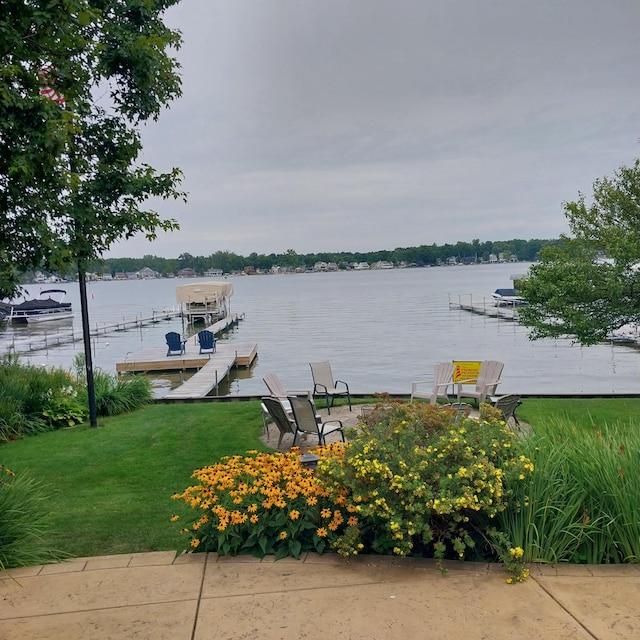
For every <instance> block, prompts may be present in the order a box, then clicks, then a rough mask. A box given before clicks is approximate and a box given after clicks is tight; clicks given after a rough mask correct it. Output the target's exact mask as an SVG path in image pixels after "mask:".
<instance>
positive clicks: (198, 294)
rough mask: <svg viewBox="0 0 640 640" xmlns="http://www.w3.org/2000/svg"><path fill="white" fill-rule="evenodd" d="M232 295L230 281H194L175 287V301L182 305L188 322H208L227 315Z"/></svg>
mask: <svg viewBox="0 0 640 640" xmlns="http://www.w3.org/2000/svg"><path fill="white" fill-rule="evenodd" d="M232 295H233V285H232V284H231V283H230V282H196V283H194V284H183V285H180V286H178V287H176V302H179V303H180V305H181V306H182V310H183V313H184V315H185V317H186V318H187V320H188V321H189V322H195V321H197V320H203V321H205V322H209V321H212V320H217V319H219V318H222V317H225V316H227V315H228V314H229V312H230V311H231V301H230V298H231V296H232Z"/></svg>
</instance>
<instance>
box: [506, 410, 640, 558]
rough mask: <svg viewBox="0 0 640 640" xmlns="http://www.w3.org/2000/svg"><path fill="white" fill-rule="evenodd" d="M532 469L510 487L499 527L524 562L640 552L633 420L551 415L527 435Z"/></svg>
mask: <svg viewBox="0 0 640 640" xmlns="http://www.w3.org/2000/svg"><path fill="white" fill-rule="evenodd" d="M523 447H524V454H525V455H526V456H527V457H528V458H530V459H531V460H532V462H533V464H534V467H535V473H534V474H532V476H531V477H530V478H529V479H528V481H527V483H525V484H522V483H520V484H514V485H513V486H511V487H510V489H511V490H512V492H513V497H514V508H513V509H511V510H507V511H504V512H501V513H500V514H498V516H497V521H498V527H499V529H501V530H502V531H504V532H505V533H506V535H507V537H508V538H509V539H510V540H511V541H512V542H513V544H515V545H518V546H520V547H522V549H523V550H524V556H523V560H524V561H525V562H550V563H558V562H573V563H591V564H601V563H620V562H638V561H639V560H640V475H639V474H638V471H637V461H638V459H639V458H640V433H639V432H638V430H637V428H636V427H635V426H634V425H633V424H632V423H629V424H623V423H620V422H614V423H612V424H607V423H603V424H602V425H601V426H596V425H593V424H592V425H591V426H585V425H576V423H575V422H574V421H572V420H569V419H567V418H566V417H563V418H556V419H547V420H546V421H541V422H540V423H539V424H537V425H536V426H535V429H534V432H533V433H532V434H531V435H530V436H529V437H527V438H525V439H524V441H523Z"/></svg>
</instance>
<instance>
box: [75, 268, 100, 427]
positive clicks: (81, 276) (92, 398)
mask: <svg viewBox="0 0 640 640" xmlns="http://www.w3.org/2000/svg"><path fill="white" fill-rule="evenodd" d="M78 282H79V283H80V312H81V315H82V338H83V341H84V363H85V367H86V372H87V395H88V396H89V423H90V424H91V426H92V427H97V426H98V418H97V412H96V390H95V387H94V385H93V360H92V359H91V334H90V333H89V306H88V304H87V280H86V277H85V272H84V269H83V268H82V267H80V266H78Z"/></svg>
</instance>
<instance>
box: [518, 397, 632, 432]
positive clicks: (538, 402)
mask: <svg viewBox="0 0 640 640" xmlns="http://www.w3.org/2000/svg"><path fill="white" fill-rule="evenodd" d="M517 414H518V418H521V419H522V420H524V421H526V422H528V423H529V424H532V425H534V426H535V425H536V424H541V423H545V422H549V421H550V420H561V421H569V422H574V423H575V424H576V425H580V426H587V427H590V428H591V427H593V425H596V426H599V425H601V424H614V423H616V422H622V423H623V424H628V423H630V422H631V423H636V424H638V423H640V398H566V399H565V398H562V399H556V398H524V399H523V401H522V406H521V407H519V408H518V410H517Z"/></svg>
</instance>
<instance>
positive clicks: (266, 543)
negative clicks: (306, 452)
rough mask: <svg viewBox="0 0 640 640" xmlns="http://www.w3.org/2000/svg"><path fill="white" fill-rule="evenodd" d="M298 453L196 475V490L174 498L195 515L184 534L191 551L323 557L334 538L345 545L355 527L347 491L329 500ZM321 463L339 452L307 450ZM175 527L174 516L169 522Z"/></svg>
mask: <svg viewBox="0 0 640 640" xmlns="http://www.w3.org/2000/svg"><path fill="white" fill-rule="evenodd" d="M301 453H302V452H301V450H300V449H298V448H294V449H292V450H291V451H290V452H288V453H258V452H257V451H250V452H248V453H247V455H246V456H233V457H225V458H223V459H222V461H221V462H219V463H218V464H214V465H212V466H209V467H205V468H203V469H198V470H197V471H195V473H194V474H193V476H192V477H193V478H195V479H196V480H197V484H195V485H193V486H191V487H188V488H187V489H186V490H185V491H184V492H183V493H181V494H175V495H174V496H173V498H174V499H176V500H182V501H184V502H185V503H186V504H187V505H189V506H190V507H192V508H193V509H195V510H196V511H197V512H198V517H197V518H196V519H195V520H194V521H193V522H191V523H190V525H189V526H188V527H185V528H183V529H182V532H183V533H184V534H185V535H187V536H188V537H189V539H190V542H189V545H188V546H189V547H190V548H191V549H192V550H196V551H216V552H218V553H220V554H225V555H226V554H231V555H235V554H238V553H251V554H253V555H256V556H259V557H262V556H264V555H266V554H274V555H275V556H276V558H283V557H285V556H289V555H290V556H293V557H295V558H297V557H299V556H300V554H301V553H302V552H303V551H316V552H318V553H322V552H323V551H325V550H327V549H328V548H330V547H331V546H332V545H333V544H334V543H335V542H336V540H337V539H338V537H339V536H340V537H346V538H347V539H350V537H351V536H352V535H353V534H350V533H349V529H353V528H354V527H356V526H357V524H358V519H357V516H355V515H354V512H355V507H354V506H353V505H349V504H348V503H347V501H346V498H345V494H346V489H345V490H343V491H340V490H337V491H333V492H332V495H331V496H330V495H329V492H328V491H327V489H326V488H325V487H324V486H323V485H322V484H321V482H320V481H319V480H318V478H317V477H316V476H315V475H314V473H313V472H312V471H311V470H309V469H306V468H303V466H302V463H301V462H300V456H301ZM313 453H316V454H317V455H318V456H320V458H321V459H322V458H323V457H335V458H340V457H341V456H342V453H343V447H342V445H341V444H335V445H332V446H328V447H320V448H318V449H315V450H313ZM172 519H173V520H174V521H176V520H178V516H174V517H173V518H172Z"/></svg>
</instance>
